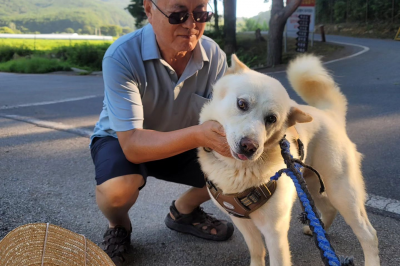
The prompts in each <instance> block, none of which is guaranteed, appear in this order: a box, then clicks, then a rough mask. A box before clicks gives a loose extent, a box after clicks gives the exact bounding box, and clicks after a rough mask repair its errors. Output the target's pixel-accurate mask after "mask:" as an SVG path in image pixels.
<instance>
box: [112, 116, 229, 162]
mask: <svg viewBox="0 0 400 266" xmlns="http://www.w3.org/2000/svg"><path fill="white" fill-rule="evenodd" d="M117 135H118V140H119V143H120V145H121V147H122V150H123V151H124V154H125V157H126V158H127V159H128V160H129V161H130V162H132V163H135V164H139V163H144V162H149V161H155V160H160V159H164V158H168V157H171V156H174V155H177V154H180V153H182V152H185V151H188V150H191V149H194V148H197V147H209V148H211V149H213V150H215V151H216V152H218V153H219V154H221V155H224V156H231V153H230V148H229V145H228V143H227V141H226V138H225V132H224V129H223V127H222V126H221V125H220V124H219V123H217V122H214V121H207V122H205V123H203V124H201V125H197V126H192V127H188V128H184V129H180V130H175V131H171V132H158V131H153V130H146V129H134V130H129V131H125V132H117Z"/></svg>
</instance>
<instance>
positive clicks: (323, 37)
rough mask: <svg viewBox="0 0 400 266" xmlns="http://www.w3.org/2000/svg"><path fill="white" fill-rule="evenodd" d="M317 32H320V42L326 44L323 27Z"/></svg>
mask: <svg viewBox="0 0 400 266" xmlns="http://www.w3.org/2000/svg"><path fill="white" fill-rule="evenodd" d="M319 31H320V32H321V41H322V42H326V39H325V28H324V25H320V26H319Z"/></svg>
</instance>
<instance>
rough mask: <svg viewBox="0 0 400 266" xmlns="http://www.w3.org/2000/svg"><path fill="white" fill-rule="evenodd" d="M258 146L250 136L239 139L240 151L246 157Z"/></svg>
mask: <svg viewBox="0 0 400 266" xmlns="http://www.w3.org/2000/svg"><path fill="white" fill-rule="evenodd" d="M258 147H259V145H258V143H257V142H256V141H254V140H252V139H250V138H247V137H244V138H242V139H241V140H240V151H241V152H242V153H243V154H244V155H246V156H247V157H250V156H252V155H253V154H254V153H255V152H256V151H257V149H258Z"/></svg>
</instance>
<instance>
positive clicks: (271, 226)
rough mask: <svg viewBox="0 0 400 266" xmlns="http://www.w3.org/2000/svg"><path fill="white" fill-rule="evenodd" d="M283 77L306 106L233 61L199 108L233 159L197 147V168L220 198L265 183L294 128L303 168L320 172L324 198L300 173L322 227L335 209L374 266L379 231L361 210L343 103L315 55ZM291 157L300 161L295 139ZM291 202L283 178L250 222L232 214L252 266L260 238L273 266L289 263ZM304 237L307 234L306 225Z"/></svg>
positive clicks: (310, 176)
mask: <svg viewBox="0 0 400 266" xmlns="http://www.w3.org/2000/svg"><path fill="white" fill-rule="evenodd" d="M288 77H289V81H290V83H291V85H292V86H293V88H294V90H295V91H296V92H297V93H298V94H299V95H300V96H301V97H302V98H303V99H304V101H305V102H307V103H308V104H310V105H311V106H308V105H299V104H297V103H296V102H294V101H293V100H291V99H290V98H289V95H288V93H287V92H286V90H285V88H284V87H283V86H282V85H281V83H280V82H279V81H277V80H275V79H273V78H271V77H268V76H266V75H264V74H260V73H258V72H255V71H252V70H250V69H249V68H248V67H246V66H245V65H244V64H243V63H242V62H240V61H239V60H238V59H237V57H236V56H232V67H231V68H230V69H229V70H228V72H227V74H226V75H225V76H224V77H223V78H221V79H220V80H219V81H218V82H217V84H216V85H215V89H214V92H213V98H212V100H211V101H210V102H209V103H207V104H206V105H205V106H204V107H203V109H202V112H201V115H200V123H203V122H204V121H207V120H215V121H218V122H219V123H221V124H222V125H223V127H224V129H225V131H226V137H227V141H228V143H229V146H230V148H231V153H232V156H233V158H227V157H223V156H221V155H219V154H218V153H216V152H206V151H205V150H203V149H199V161H200V164H201V166H202V169H203V171H204V173H205V174H206V176H207V177H208V179H209V180H210V181H212V183H213V184H215V185H216V187H218V188H219V189H221V190H222V191H223V194H231V193H239V192H242V191H244V190H246V189H248V188H251V187H256V186H260V185H261V184H264V183H267V182H268V181H269V179H270V177H271V176H273V175H274V174H275V173H276V172H277V171H278V170H280V169H283V168H286V166H285V165H284V162H283V159H282V156H281V154H280V147H279V141H280V140H281V139H282V138H283V137H284V135H286V136H287V139H288V140H292V139H293V138H294V136H293V135H292V131H291V130H288V128H289V127H292V126H294V125H295V128H296V129H297V131H298V134H299V136H300V139H301V140H302V142H303V143H304V147H305V155H306V156H305V163H306V164H307V165H310V166H312V167H314V168H316V169H317V170H318V171H319V173H320V174H321V176H322V179H323V180H324V183H325V186H326V192H325V193H323V194H319V188H320V183H319V181H318V178H317V177H316V176H315V174H314V173H313V172H311V171H309V170H305V171H304V177H305V179H306V182H307V185H308V188H309V190H310V193H311V195H312V197H313V199H314V200H315V203H316V206H317V208H318V210H319V211H320V212H321V219H322V221H323V223H324V224H325V228H326V229H328V228H329V226H330V225H331V224H332V221H333V219H334V218H335V216H336V213H337V211H339V212H340V213H341V214H342V216H343V217H344V219H345V220H346V222H347V224H348V225H350V226H351V228H352V229H353V232H354V233H355V235H356V236H357V238H358V240H359V241H360V243H361V245H362V248H363V251H364V257H365V265H368V266H379V265H380V261H379V255H378V253H379V251H378V239H377V236H376V231H375V229H374V228H373V227H372V225H371V223H370V222H369V220H368V216H367V212H366V210H365V207H364V203H365V199H366V193H365V186H364V181H363V176H362V174H361V170H360V163H361V154H360V153H358V152H357V150H356V146H355V144H354V143H353V142H351V140H350V139H349V138H348V136H347V133H346V111H347V100H346V98H345V96H344V95H343V94H342V93H341V92H340V90H339V88H338V86H337V85H336V84H335V82H334V81H333V79H332V77H331V76H330V75H329V74H328V72H327V71H326V70H325V69H324V68H323V66H322V64H321V62H320V60H319V59H318V58H316V57H314V56H302V57H299V58H298V59H296V60H294V61H293V62H292V63H291V64H290V66H289V68H288ZM291 153H292V155H293V156H295V157H296V156H297V155H298V151H297V146H296V144H295V143H294V142H293V141H292V142H291ZM295 199H296V192H295V187H294V185H293V182H292V181H291V179H290V178H289V177H287V176H286V175H282V177H281V178H280V179H279V180H278V181H277V187H276V191H275V193H274V194H273V195H272V197H271V198H270V199H269V200H268V201H267V203H266V204H264V205H263V206H262V207H260V208H259V209H257V210H256V211H254V212H253V213H251V214H250V218H251V219H242V218H237V217H233V216H232V220H233V222H234V223H235V225H236V226H237V228H238V229H239V230H240V231H241V233H242V234H243V236H244V239H245V241H246V243H247V246H248V248H249V250H250V255H251V265H252V266H256V265H265V256H266V250H265V246H264V244H263V240H262V237H261V234H263V235H264V237H265V242H266V246H267V249H268V251H269V258H270V265H271V266H277V265H280V266H282V265H283V266H287V265H292V264H291V256H290V251H289V243H288V230H289V223H290V217H291V209H292V206H293V203H294V201H295ZM213 201H214V203H215V204H216V205H218V206H219V207H220V208H221V209H222V210H223V211H224V212H226V211H225V210H224V209H223V208H222V207H221V206H220V205H219V204H218V203H217V202H216V201H215V199H214V200H213ZM228 205H229V204H228ZM304 232H305V233H309V234H311V231H310V229H309V228H308V226H307V227H305V228H304Z"/></svg>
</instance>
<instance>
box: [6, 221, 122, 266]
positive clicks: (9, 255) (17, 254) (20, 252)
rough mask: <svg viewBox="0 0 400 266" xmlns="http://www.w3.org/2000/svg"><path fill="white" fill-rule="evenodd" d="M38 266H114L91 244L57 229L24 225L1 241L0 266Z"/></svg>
mask: <svg viewBox="0 0 400 266" xmlns="http://www.w3.org/2000/svg"><path fill="white" fill-rule="evenodd" d="M47 227H48V229H47V238H46V228H47ZM45 239H46V241H45ZM45 242H46V245H45ZM85 248H86V256H85ZM43 249H44V256H43ZM85 259H86V264H85ZM42 260H43V264H42ZM41 265H46V266H50V265H52V266H53V265H54V266H72V265H79V266H84V265H86V266H115V264H114V263H113V262H112V261H111V259H110V258H109V257H108V255H107V254H106V253H105V252H104V251H103V250H101V249H100V248H99V247H98V246H97V245H96V244H94V243H93V242H92V241H90V240H88V239H86V238H85V237H84V236H83V235H79V234H76V233H74V232H71V231H69V230H67V229H65V228H62V227H59V226H56V225H48V224H45V223H38V224H26V225H23V226H20V227H18V228H16V229H14V230H13V231H11V232H10V233H9V234H7V235H6V236H5V237H4V238H3V240H1V241H0V266H41Z"/></svg>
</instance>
